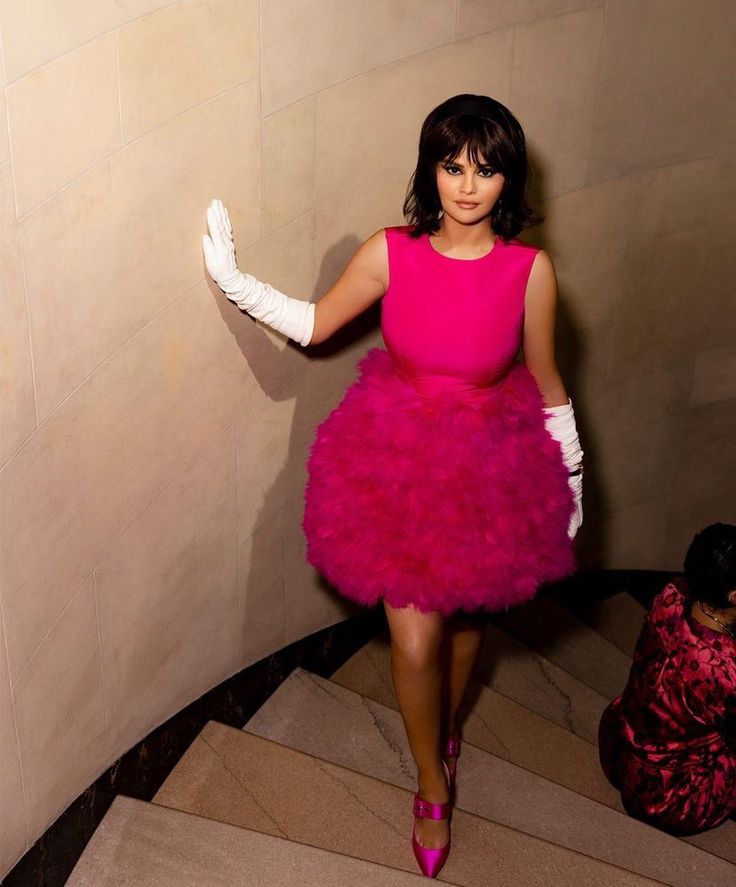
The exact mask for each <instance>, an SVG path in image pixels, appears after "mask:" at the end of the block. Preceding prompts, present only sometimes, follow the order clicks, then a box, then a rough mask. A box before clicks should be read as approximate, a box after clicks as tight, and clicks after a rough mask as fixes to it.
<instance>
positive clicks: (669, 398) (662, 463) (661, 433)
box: [599, 353, 691, 506]
mask: <svg viewBox="0 0 736 887" xmlns="http://www.w3.org/2000/svg"><path fill="white" fill-rule="evenodd" d="M690 380H691V367H690V364H689V363H687V362H684V361H682V360H678V359H677V358H670V359H669V360H667V359H665V357H664V356H663V355H661V354H657V353H654V354H652V355H650V357H649V358H648V359H646V360H642V361H641V362H640V363H638V364H636V365H632V366H630V367H628V368H627V369H626V370H625V371H619V372H618V373H612V374H611V375H610V376H609V377H608V382H609V386H610V387H609V395H608V397H607V398H606V414H607V418H606V422H605V425H604V426H602V427H599V430H600V432H601V453H600V459H601V461H602V462H604V463H605V473H606V481H607V490H606V493H607V495H606V499H607V502H608V503H609V506H610V505H614V506H619V505H628V504H630V503H633V502H640V501H644V500H646V499H651V498H654V497H655V496H657V495H659V494H662V493H664V492H665V491H666V490H667V489H668V487H669V483H670V482H671V478H672V475H673V473H674V471H675V469H676V467H677V458H678V452H679V450H680V442H681V432H682V415H683V411H684V410H686V408H687V401H688V397H689V394H690ZM600 467H601V466H599V468H600Z"/></svg>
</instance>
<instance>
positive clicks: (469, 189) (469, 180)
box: [460, 174, 475, 194]
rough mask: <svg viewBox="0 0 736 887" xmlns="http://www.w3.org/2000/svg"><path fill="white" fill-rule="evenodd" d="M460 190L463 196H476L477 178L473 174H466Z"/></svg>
mask: <svg viewBox="0 0 736 887" xmlns="http://www.w3.org/2000/svg"><path fill="white" fill-rule="evenodd" d="M460 190H461V191H462V193H463V194H474V193H475V176H474V175H472V174H466V175H464V176H463V180H462V183H461V184H460Z"/></svg>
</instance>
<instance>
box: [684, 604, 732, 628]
mask: <svg viewBox="0 0 736 887" xmlns="http://www.w3.org/2000/svg"><path fill="white" fill-rule="evenodd" d="M692 616H693V619H695V621H696V622H700V624H701V625H705V626H706V627H707V628H712V629H713V630H714V631H719V632H721V633H722V634H725V633H726V631H727V628H726V626H732V625H736V607H729V608H728V609H725V610H719V609H717V608H716V607H709V606H708V604H702V605H701V603H700V601H697V602H696V603H695V604H693V607H692ZM714 617H715V618H714Z"/></svg>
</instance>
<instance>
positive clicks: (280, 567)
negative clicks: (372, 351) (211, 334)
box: [208, 235, 380, 653]
mask: <svg viewBox="0 0 736 887" xmlns="http://www.w3.org/2000/svg"><path fill="white" fill-rule="evenodd" d="M358 246H359V240H358V238H357V237H356V236H354V235H351V236H346V237H344V238H342V239H341V240H340V241H339V242H338V243H337V244H335V245H334V246H333V247H331V248H330V249H329V250H328V251H327V252H326V254H325V256H324V258H323V260H322V263H321V266H320V271H319V274H318V277H317V283H316V284H315V289H314V293H313V300H316V299H318V298H319V297H321V296H322V295H323V294H324V293H325V292H326V291H327V290H328V289H329V288H330V287H331V286H332V284H333V283H334V281H335V280H336V279H337V278H338V277H339V275H340V274H341V273H342V270H343V269H344V267H345V265H346V264H347V262H348V260H349V258H350V257H351V256H352V255H353V253H354V252H355V250H356V249H357V248H358ZM285 258H286V257H285ZM208 283H209V287H210V291H211V292H212V293H213V296H214V298H216V300H217V304H218V307H219V309H220V313H221V315H222V318H223V320H224V322H225V323H226V324H227V326H228V328H229V330H230V332H231V334H232V335H233V338H234V339H235V341H236V342H237V344H238V347H239V348H240V351H241V352H242V354H243V357H244V358H245V360H246V361H247V363H248V366H249V367H250V369H251V371H252V373H253V375H254V377H255V379H256V381H257V382H258V384H259V386H260V388H261V390H262V391H263V393H264V394H265V396H266V398H267V399H268V400H269V401H271V402H274V403H276V402H280V401H287V400H294V411H293V415H292V419H291V424H290V430H289V442H288V450H287V452H286V456H285V459H284V462H283V465H282V467H281V468H280V470H279V471H278V474H277V476H276V478H275V480H274V481H273V483H272V485H271V486H270V487H269V488H268V490H267V491H266V492H265V494H263V498H262V503H261V505H260V507H259V508H258V513H257V515H251V519H252V526H253V533H252V536H251V537H250V557H249V564H247V565H246V564H245V563H244V569H247V578H245V581H244V582H243V579H241V590H240V593H241V598H242V599H243V601H244V608H245V613H246V615H245V622H244V631H245V632H246V633H247V634H248V636H249V638H250V640H251V643H250V644H249V646H250V647H253V645H254V644H253V640H254V637H257V638H259V640H258V641H257V642H256V645H257V647H258V648H259V649H260V648H261V647H262V648H263V650H264V653H265V652H270V651H271V650H272V649H278V648H280V647H281V646H283V645H284V644H288V643H290V642H291V641H292V640H294V639H295V638H296V636H297V635H298V636H302V635H304V634H306V633H309V632H310V631H312V630H316V629H317V628H320V627H324V625H325V624H326V623H325V615H326V613H327V611H328V610H329V612H331V613H335V615H336V617H337V618H333V619H332V620H331V621H333V622H334V621H338V620H341V619H344V618H348V617H349V616H352V615H355V614H356V613H359V612H363V608H362V607H359V606H357V605H353V604H352V603H350V602H349V601H347V600H346V599H345V598H342V597H341V596H339V595H338V594H337V593H336V592H335V591H334V590H333V589H332V588H331V587H330V586H329V585H328V584H327V582H325V580H324V579H322V577H320V576H319V575H318V574H317V573H316V571H314V570H313V569H312V568H311V567H310V566H309V564H308V563H307V562H306V557H305V546H304V539H303V534H302V532H301V517H302V512H303V504H302V503H303V494H304V486H305V483H306V477H307V475H306V460H307V458H308V453H309V447H310V445H311V443H312V440H313V438H314V432H315V429H316V426H317V425H318V424H319V423H320V422H321V421H322V420H323V419H324V418H325V417H326V416H327V415H328V413H329V412H330V411H331V410H332V409H333V408H334V407H335V406H337V404H338V403H339V401H340V400H341V398H342V396H343V394H344V391H345V389H346V388H347V387H348V385H349V384H350V383H351V381H353V379H354V378H355V364H356V363H357V362H358V360H359V359H360V357H361V356H362V354H363V353H364V352H365V351H366V350H367V349H366V346H367V345H368V344H370V343H369V342H367V341H366V340H367V339H368V338H369V337H370V336H371V335H373V334H374V333H376V331H377V330H379V329H380V304H379V305H377V306H376V307H375V309H371V310H369V311H367V312H365V313H364V314H363V315H361V316H360V317H358V318H356V319H355V320H354V321H353V322H352V323H350V324H348V325H347V326H345V327H344V328H343V329H341V330H339V331H338V332H337V333H336V334H335V335H334V336H332V337H331V338H330V339H329V340H328V341H327V342H325V343H322V344H320V345H317V346H314V347H312V348H309V349H307V350H306V352H305V351H304V349H302V348H301V347H300V346H299V345H296V344H294V343H293V342H291V341H289V342H288V344H287V345H286V347H279V345H278V344H277V343H276V342H275V341H274V340H273V339H272V338H271V337H270V336H269V335H267V334H266V333H265V332H264V330H263V329H262V328H259V329H255V330H254V329H253V326H254V325H255V322H254V321H253V320H252V319H251V318H250V317H248V315H247V314H245V313H244V312H239V311H234V310H233V306H232V305H231V304H230V303H229V302H228V301H227V299H226V297H225V296H224V295H223V294H222V293H221V292H220V290H219V289H218V288H217V287H216V285H215V284H214V283H213V282H212V281H210V280H209V278H208ZM295 295H296V296H297V297H298V294H295ZM376 344H378V342H376ZM305 354H306V356H307V360H306V362H305ZM255 433H258V432H257V431H256V432H255ZM243 498H244V497H242V496H241V501H240V502H239V510H240V513H241V514H242V513H243V509H247V508H248V503H247V502H243V501H242V499H243ZM245 542H246V540H240V542H239V544H240V546H241V547H242V546H243V545H244V544H245ZM290 552H291V553H292V555H291V557H290V556H289V553H290ZM290 576H291V577H292V580H291V581H290V579H289V577H290ZM278 577H281V579H280V580H279V578H278ZM305 584H307V585H309V586H311V587H312V588H315V589H318V590H319V591H321V592H322V593H324V595H326V600H325V607H323V608H322V607H317V606H315V607H314V610H315V612H314V614H313V616H314V618H313V620H312V619H311V618H309V617H308V616H307V614H305V613H303V612H301V611H303V610H304V607H301V608H300V607H299V604H298V602H297V600H296V598H297V597H298V596H300V594H301V591H302V590H303V589H304V585H305ZM279 591H281V593H282V595H283V596H282V602H283V604H282V602H280V601H278V600H277V599H276V598H277V595H278V594H279ZM282 605H283V608H284V609H283V618H281V617H280V616H279V613H278V608H279V607H280V606H282ZM312 606H314V605H313V604H312ZM290 608H292V610H297V611H300V612H301V616H300V620H299V624H298V625H294V626H293V627H292V628H291V630H290V622H289V610H290ZM336 608H337V609H336ZM335 611H336V612H335ZM312 622H313V623H314V624H313V626H312ZM279 626H284V629H283V631H284V632H285V634H284V635H282V630H281V629H280V628H279Z"/></svg>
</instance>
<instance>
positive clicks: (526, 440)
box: [204, 95, 582, 877]
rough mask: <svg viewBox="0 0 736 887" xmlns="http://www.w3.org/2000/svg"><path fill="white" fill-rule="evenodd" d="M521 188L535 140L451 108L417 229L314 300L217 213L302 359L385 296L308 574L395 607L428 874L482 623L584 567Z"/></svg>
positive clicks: (415, 192) (376, 244) (222, 240)
mask: <svg viewBox="0 0 736 887" xmlns="http://www.w3.org/2000/svg"><path fill="white" fill-rule="evenodd" d="M526 173H527V161H526V149H525V142H524V135H523V132H522V129H521V127H520V125H519V123H518V121H517V120H516V119H515V118H514V117H513V115H512V114H511V113H510V112H509V111H508V110H507V109H506V108H505V107H504V106H503V105H501V104H499V103H498V102H496V101H494V100H493V99H491V98H488V97H486V96H473V95H460V96H455V97H454V98H451V99H448V100H447V101H446V102H444V103H443V104H441V105H440V106H439V107H437V108H435V110H434V111H432V112H431V113H430V114H429V116H428V117H427V119H426V120H425V122H424V124H423V126H422V131H421V135H420V141H419V157H418V161H417V166H416V170H415V172H414V175H413V177H412V182H411V184H410V188H409V193H408V196H407V199H406V202H405V206H404V211H405V214H406V216H407V218H408V220H409V222H410V224H409V225H407V226H405V227H399V228H387V229H382V230H380V231H377V232H376V233H375V234H373V235H372V236H371V237H369V238H368V240H367V241H366V242H365V243H364V244H363V245H362V246H361V247H360V248H359V249H358V250H357V252H356V253H355V255H354V256H353V258H352V259H351V260H350V262H349V264H348V266H347V267H346V269H345V271H344V273H343V274H342V276H341V277H340V279H339V280H338V281H337V283H336V284H335V285H334V286H333V287H332V289H331V290H330V291H329V292H327V293H326V294H325V295H324V296H323V297H322V298H321V299H320V300H319V302H318V303H317V304H316V305H313V304H310V303H308V302H303V301H298V300H296V299H291V298H289V297H287V296H285V295H283V294H281V293H278V292H277V291H275V290H273V289H272V288H271V287H270V286H268V285H267V284H262V283H260V282H259V281H257V280H255V279H254V278H253V277H252V276H250V275H244V274H242V273H241V272H240V271H238V269H237V267H236V265H235V262H234V258H233V251H234V247H233V244H232V240H231V234H232V232H231V228H230V223H229V220H228V217H227V213H226V212H225V210H224V208H223V207H222V205H221V204H220V203H219V202H217V201H215V202H214V203H213V204H212V206H211V207H210V209H209V210H208V214H207V219H208V225H209V230H210V236H209V237H207V236H205V238H204V251H205V258H206V264H207V268H208V271H209V273H210V274H211V276H212V277H213V278H214V280H215V281H216V282H217V283H218V284H219V286H220V287H221V288H222V289H223V290H224V291H225V293H226V294H227V295H228V297H229V298H230V299H232V300H233V301H235V302H236V303H237V304H238V305H240V306H241V307H242V308H243V309H245V310H246V311H248V312H249V313H250V314H251V315H253V316H255V317H257V318H258V319H260V320H262V321H264V322H266V323H268V324H270V325H272V326H274V327H275V328H276V329H279V330H280V331H281V332H283V333H285V334H286V335H288V336H290V337H291V338H293V339H295V340H296V341H297V342H300V343H301V344H302V345H307V344H315V343H319V342H322V341H324V340H325V339H326V338H327V337H328V336H330V335H332V333H334V332H335V331H336V330H337V329H339V328H340V327H341V326H343V325H344V324H345V323H347V322H348V321H350V320H352V319H353V318H354V317H355V316H357V315H358V314H360V313H361V312H362V311H364V310H365V309H366V308H368V307H369V306H370V305H371V304H373V303H374V302H376V301H377V300H379V299H383V305H382V331H383V335H384V339H385V342H386V345H387V351H384V350H382V349H374V350H372V351H371V352H370V353H369V354H368V355H366V357H365V358H364V359H363V360H362V361H361V364H360V378H359V380H358V381H357V382H356V383H355V384H354V385H352V386H351V387H350V388H349V390H348V392H347V393H346V395H345V398H344V399H343V401H342V403H341V404H340V405H339V406H338V408H337V409H336V410H334V411H333V412H332V413H331V414H330V416H328V418H327V419H326V420H325V421H324V422H323V423H322V425H321V426H320V427H319V429H318V431H317V436H316V440H315V443H314V446H313V448H312V452H311V455H310V459H309V483H308V486H307V491H306V506H305V514H304V530H305V533H306V536H307V542H308V557H309V560H310V562H311V563H312V564H313V565H314V566H315V567H316V568H317V569H318V570H319V571H320V572H321V573H322V574H323V575H324V576H325V577H326V578H327V579H328V580H329V581H330V582H331V583H332V584H333V585H334V586H335V587H336V588H337V590H338V591H339V592H340V593H341V594H343V595H345V596H347V597H349V598H351V599H353V600H355V601H358V602H360V603H362V604H365V605H368V606H372V605H374V604H376V603H378V602H379V601H382V603H383V606H384V607H385V610H386V614H387V619H388V624H389V629H390V633H391V667H392V675H393V681H394V686H395V689H396V695H397V699H398V702H399V706H400V709H401V714H402V717H403V720H404V724H405V726H406V731H407V736H408V740H409V745H410V747H411V751H412V754H413V756H414V759H415V761H416V764H417V770H418V777H419V779H418V781H419V790H418V792H417V794H416V795H415V799H414V807H413V810H414V815H415V823H414V831H413V836H412V846H413V848H414V852H415V855H416V858H417V861H418V862H419V865H420V867H421V869H422V871H423V872H424V873H425V874H427V875H429V876H430V877H434V876H436V874H437V873H438V872H439V870H440V868H441V867H442V865H443V864H444V861H445V860H446V858H447V855H448V853H449V848H450V830H449V815H450V810H451V801H450V797H451V791H452V789H453V786H454V779H455V765H456V758H457V754H458V752H459V747H460V735H459V731H458V726H459V725H458V723H457V711H458V708H459V706H460V702H461V700H462V698H463V695H464V693H465V689H466V687H467V684H468V681H469V678H470V674H471V671H472V668H473V665H474V662H475V659H476V657H477V654H478V651H479V649H480V645H481V642H482V639H483V630H484V624H483V621H482V619H481V618H479V614H481V613H483V612H486V611H493V610H499V609H506V608H508V607H510V606H513V605H517V604H521V603H524V602H525V601H528V600H529V599H531V598H532V597H533V596H534V594H535V593H536V591H537V588H538V587H539V585H540V584H541V583H543V582H547V581H551V580H555V579H559V578H561V577H562V576H564V575H567V574H569V573H570V572H572V570H573V568H574V560H573V554H572V543H571V537H572V536H574V534H575V532H576V530H577V527H578V526H579V524H580V522H581V520H582V510H581V507H580V494H581V482H582V476H581V474H582V468H581V460H582V451H581V450H580V446H579V443H578V437H577V432H576V430H575V421H574V416H573V411H572V404H571V403H570V401H569V399H568V397H567V393H566V391H565V388H564V386H563V384H562V381H561V379H560V377H559V374H558V371H557V367H556V364H555V357H554V325H555V311H556V299H557V290H556V281H555V274H554V269H553V266H552V262H551V260H550V258H549V256H548V255H547V254H546V253H545V252H544V251H542V250H537V249H535V248H533V247H530V246H528V245H526V244H524V243H522V242H521V241H519V240H517V239H515V235H516V234H518V233H519V231H521V230H522V229H523V228H524V227H527V226H529V225H530V224H532V223H533V222H534V221H535V219H534V217H533V215H532V213H531V210H530V209H529V207H528V205H527V202H526V198H525V187H526ZM522 344H523V349H524V357H525V366H522V365H521V364H519V363H518V362H517V355H518V352H519V347H520V346H521V345H522Z"/></svg>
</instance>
